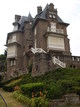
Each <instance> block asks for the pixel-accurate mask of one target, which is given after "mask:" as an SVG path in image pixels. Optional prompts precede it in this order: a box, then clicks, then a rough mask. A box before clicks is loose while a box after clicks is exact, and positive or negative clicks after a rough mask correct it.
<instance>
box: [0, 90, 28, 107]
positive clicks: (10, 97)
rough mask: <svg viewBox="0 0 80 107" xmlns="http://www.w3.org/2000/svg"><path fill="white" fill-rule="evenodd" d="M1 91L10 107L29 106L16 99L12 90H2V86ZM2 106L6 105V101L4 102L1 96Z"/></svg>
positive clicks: (0, 103)
mask: <svg viewBox="0 0 80 107" xmlns="http://www.w3.org/2000/svg"><path fill="white" fill-rule="evenodd" d="M0 93H1V94H2V95H3V97H4V98H5V100H6V102H7V105H8V107H27V106H26V105H24V104H22V103H20V102H18V101H16V100H15V99H14V98H13V95H12V93H11V92H5V91H4V90H2V89H1V88H0ZM0 107H6V105H5V103H4V102H3V100H2V98H1V96H0Z"/></svg>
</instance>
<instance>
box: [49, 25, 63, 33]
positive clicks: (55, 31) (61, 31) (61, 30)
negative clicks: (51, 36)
mask: <svg viewBox="0 0 80 107" xmlns="http://www.w3.org/2000/svg"><path fill="white" fill-rule="evenodd" d="M47 32H53V33H58V34H64V30H63V29H56V28H51V27H48V28H47Z"/></svg>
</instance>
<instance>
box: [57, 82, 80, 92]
mask: <svg viewBox="0 0 80 107" xmlns="http://www.w3.org/2000/svg"><path fill="white" fill-rule="evenodd" d="M57 83H58V84H59V85H61V86H62V91H63V93H64V94H66V93H72V92H74V90H73V87H75V86H78V82H77V81H73V80H59V81H58V82H57Z"/></svg>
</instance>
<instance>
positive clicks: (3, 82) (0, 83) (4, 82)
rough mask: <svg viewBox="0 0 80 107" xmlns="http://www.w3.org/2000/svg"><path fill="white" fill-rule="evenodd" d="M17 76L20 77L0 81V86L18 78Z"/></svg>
mask: <svg viewBox="0 0 80 107" xmlns="http://www.w3.org/2000/svg"><path fill="white" fill-rule="evenodd" d="M19 78H20V77H15V78H11V79H9V80H6V81H2V82H0V87H3V86H4V85H6V84H9V83H10V82H11V81H13V80H17V79H19Z"/></svg>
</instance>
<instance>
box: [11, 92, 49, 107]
mask: <svg viewBox="0 0 80 107" xmlns="http://www.w3.org/2000/svg"><path fill="white" fill-rule="evenodd" d="M13 97H14V98H15V99H17V100H18V101H20V102H22V103H24V104H26V107H48V105H49V103H48V100H47V99H45V98H42V97H38V98H28V97H26V96H24V95H23V94H22V93H20V92H19V91H15V92H14V93H13Z"/></svg>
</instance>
